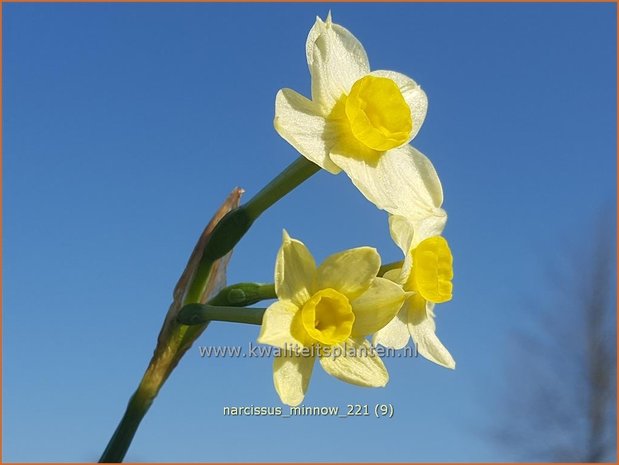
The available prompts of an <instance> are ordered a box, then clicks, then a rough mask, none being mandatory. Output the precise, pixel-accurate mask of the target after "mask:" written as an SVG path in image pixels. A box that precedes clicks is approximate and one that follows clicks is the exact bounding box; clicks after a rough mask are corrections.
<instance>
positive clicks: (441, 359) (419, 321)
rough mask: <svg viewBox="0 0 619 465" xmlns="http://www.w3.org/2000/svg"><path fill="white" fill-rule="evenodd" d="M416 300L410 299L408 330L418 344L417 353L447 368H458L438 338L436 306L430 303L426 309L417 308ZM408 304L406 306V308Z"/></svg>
mask: <svg viewBox="0 0 619 465" xmlns="http://www.w3.org/2000/svg"><path fill="white" fill-rule="evenodd" d="M413 300H414V299H409V300H408V301H407V303H411V305H408V330H409V331H410V334H411V337H412V338H413V341H415V343H416V344H417V351H418V352H419V353H420V354H421V355H422V356H423V357H425V358H427V359H428V360H430V361H431V362H434V363H436V364H438V365H441V366H444V367H446V368H451V369H454V368H456V362H455V360H454V359H453V357H452V356H451V354H450V353H449V351H448V350H447V349H446V348H445V346H444V345H443V344H442V343H441V341H440V340H439V339H438V337H436V325H435V324H434V317H433V308H434V304H432V303H430V302H428V303H427V304H426V308H425V309H422V308H416V307H415V306H414V305H412V302H413ZM406 307H407V304H406V303H405V304H404V308H406Z"/></svg>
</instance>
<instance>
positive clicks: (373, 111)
mask: <svg viewBox="0 0 619 465" xmlns="http://www.w3.org/2000/svg"><path fill="white" fill-rule="evenodd" d="M306 55H307V62H308V65H309V70H310V74H311V78H312V99H311V100H309V99H307V98H306V97H304V96H302V95H300V94H298V93H297V92H295V91H293V90H291V89H282V90H280V91H279V92H278V94H277V97H276V100H275V120H274V125H275V129H276V130H277V132H278V133H279V134H280V135H281V136H282V137H283V138H284V139H285V140H286V141H288V142H289V143H290V144H291V145H292V146H293V147H295V148H296V149H297V150H298V151H299V152H300V153H301V154H302V155H303V156H305V157H306V158H307V159H309V160H311V161H312V162H314V163H316V164H318V165H319V166H320V167H322V168H324V169H325V170H327V171H329V172H330V173H333V174H337V173H339V172H340V171H341V170H343V171H344V172H346V174H347V175H348V176H349V177H350V179H351V180H352V182H353V183H354V184H355V186H356V187H357V188H358V189H359V190H360V191H361V193H362V194H363V195H364V196H365V197H366V198H367V199H368V200H369V201H370V202H372V203H374V204H375V205H376V206H377V207H378V208H380V209H383V210H386V211H387V212H389V213H391V214H393V215H399V216H403V217H405V218H407V219H408V220H409V221H413V222H414V221H417V220H419V219H423V218H427V217H430V216H436V217H439V218H440V217H444V216H445V212H444V211H443V210H442V209H441V208H440V207H441V204H442V202H443V192H442V188H441V183H440V180H439V178H438V176H437V174H436V171H435V169H434V167H433V166H432V163H431V162H430V160H428V158H426V157H425V156H424V155H423V154H422V153H421V152H419V151H418V150H416V149H414V148H413V147H411V146H410V145H408V144H409V142H410V141H411V140H412V139H413V138H414V137H415V136H416V135H417V133H418V132H419V129H420V128H421V125H422V124H423V120H424V119H425V116H426V111H427V107H428V99H427V97H426V94H425V92H424V91H423V90H421V87H420V86H419V85H418V84H417V83H416V82H415V81H413V80H412V79H411V78H409V77H407V76H405V75H403V74H400V73H397V72H394V71H372V72H371V71H370V65H369V62H368V57H367V54H366V52H365V50H364V48H363V46H362V45H361V43H360V42H359V41H358V40H357V38H356V37H355V36H353V35H352V34H351V33H350V32H349V31H348V30H347V29H345V28H343V27H342V26H340V25H338V24H335V23H333V22H332V20H331V14H330V13H329V16H327V19H326V21H324V22H323V21H322V20H321V19H320V18H317V19H316V23H315V24H314V26H313V27H312V29H311V30H310V32H309V35H308V37H307V44H306Z"/></svg>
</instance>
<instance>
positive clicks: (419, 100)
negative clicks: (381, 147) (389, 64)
mask: <svg viewBox="0 0 619 465" xmlns="http://www.w3.org/2000/svg"><path fill="white" fill-rule="evenodd" d="M370 74H372V75H374V76H379V77H385V78H389V79H391V80H392V81H394V82H395V83H396V84H397V85H398V87H399V88H400V92H402V96H403V97H404V100H405V101H406V103H407V104H408V107H409V108H410V110H411V117H412V120H413V131H412V132H411V135H410V137H409V139H408V141H406V143H407V144H408V143H409V142H410V141H411V140H413V139H414V138H415V136H416V135H417V133H418V132H419V129H421V126H422V125H423V121H424V120H425V119H426V113H427V112H428V97H427V96H426V93H425V92H424V91H423V90H421V87H420V86H419V84H417V83H416V82H415V81H413V80H412V79H411V78H409V77H408V76H406V75H404V74H402V73H396V72H395V71H384V70H379V71H372V72H371V73H370Z"/></svg>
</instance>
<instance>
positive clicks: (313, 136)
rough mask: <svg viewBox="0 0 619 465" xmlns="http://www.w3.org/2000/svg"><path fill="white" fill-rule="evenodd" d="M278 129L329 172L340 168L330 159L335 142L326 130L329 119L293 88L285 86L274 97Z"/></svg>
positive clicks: (310, 158) (304, 153)
mask: <svg viewBox="0 0 619 465" xmlns="http://www.w3.org/2000/svg"><path fill="white" fill-rule="evenodd" d="M273 126H275V130H276V131H277V132H278V133H279V135H280V136H282V137H283V138H284V139H285V140H286V141H287V142H288V143H289V144H290V145H292V146H293V147H294V148H295V149H297V150H298V151H299V153H301V155H303V156H304V157H305V158H307V159H308V160H310V161H312V162H314V163H316V164H317V165H319V166H320V167H321V168H323V169H325V170H327V171H329V172H330V173H333V174H337V173H339V172H340V169H339V168H338V167H337V166H336V165H335V164H333V162H332V161H331V159H330V158H329V150H330V148H331V147H332V146H333V142H332V141H330V140H329V136H328V134H331V133H332V131H325V127H326V121H325V118H324V117H323V116H321V114H320V108H319V107H318V105H316V104H315V103H314V102H312V101H311V100H308V99H307V98H305V97H303V96H302V95H301V94H298V93H297V92H295V91H294V90H291V89H282V90H280V91H279V92H278V93H277V96H276V97H275V119H274V120H273Z"/></svg>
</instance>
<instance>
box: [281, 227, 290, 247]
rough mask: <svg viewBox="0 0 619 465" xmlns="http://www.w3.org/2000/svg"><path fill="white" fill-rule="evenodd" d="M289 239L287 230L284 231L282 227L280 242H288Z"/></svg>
mask: <svg viewBox="0 0 619 465" xmlns="http://www.w3.org/2000/svg"><path fill="white" fill-rule="evenodd" d="M291 240H292V239H291V238H290V235H289V234H288V231H286V230H285V229H282V244H285V243H287V242H290V241H291Z"/></svg>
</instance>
